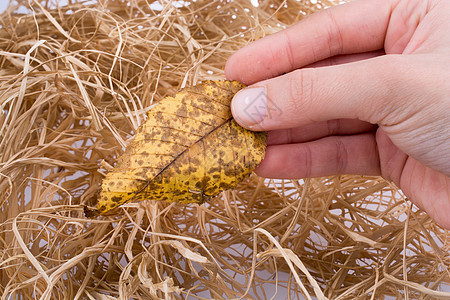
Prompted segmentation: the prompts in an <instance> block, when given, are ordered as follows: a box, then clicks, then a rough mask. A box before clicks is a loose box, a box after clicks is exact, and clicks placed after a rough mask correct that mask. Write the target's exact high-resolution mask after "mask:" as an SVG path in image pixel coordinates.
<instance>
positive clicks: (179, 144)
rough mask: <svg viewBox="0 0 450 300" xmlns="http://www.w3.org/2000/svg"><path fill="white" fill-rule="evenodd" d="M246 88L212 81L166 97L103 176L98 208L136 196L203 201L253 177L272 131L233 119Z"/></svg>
mask: <svg viewBox="0 0 450 300" xmlns="http://www.w3.org/2000/svg"><path fill="white" fill-rule="evenodd" d="M243 87H244V85H242V84H241V83H239V82H237V81H206V82H204V83H202V84H199V85H197V86H194V87H190V88H185V89H183V90H181V91H180V92H179V93H177V94H176V95H175V97H166V98H164V99H163V100H162V101H161V102H160V103H159V104H158V105H157V106H155V107H154V108H153V109H152V110H151V111H150V112H149V114H148V120H147V121H146V122H145V123H144V124H143V125H142V126H141V127H140V128H139V129H138V131H137V133H136V136H135V138H134V140H133V142H131V143H130V145H129V146H128V147H127V149H126V150H125V153H124V154H123V155H122V156H121V157H120V158H119V159H118V162H117V165H116V166H115V168H114V169H113V170H112V171H111V172H109V173H108V174H107V175H106V177H105V179H104V180H103V183H102V187H101V193H100V198H99V202H98V204H97V211H98V213H100V214H105V213H107V212H108V211H110V210H112V209H114V208H116V207H117V206H119V205H122V204H124V203H127V202H129V201H134V200H147V199H153V200H166V201H177V202H182V203H202V202H204V201H205V200H207V199H209V198H211V197H213V196H216V195H217V194H219V193H220V192H221V191H223V190H226V189H231V188H233V187H235V186H236V184H237V183H239V182H241V181H242V180H243V179H245V178H246V177H248V176H249V175H250V174H251V172H252V171H253V169H254V168H255V167H256V166H257V165H258V164H259V163H260V162H261V160H262V158H263V157H264V153H265V145H266V138H267V134H266V133H265V132H251V131H248V130H246V129H244V128H242V127H241V126H239V125H238V124H237V123H236V122H235V121H234V119H233V118H232V115H231V111H230V103H231V99H232V98H233V95H234V94H235V93H236V92H237V91H238V90H240V89H241V88H243Z"/></svg>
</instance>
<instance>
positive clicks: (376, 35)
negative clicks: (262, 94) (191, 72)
mask: <svg viewBox="0 0 450 300" xmlns="http://www.w3.org/2000/svg"><path fill="white" fill-rule="evenodd" d="M391 10H392V1H378V0H368V1H364V0H359V1H354V2H350V3H346V4H343V5H338V6H335V7H331V8H328V9H325V10H323V11H320V12H317V13H315V14H313V15H311V16H308V17H307V18H305V19H303V20H302V21H300V22H298V23H297V24H295V25H293V26H292V27H289V28H287V29H285V30H282V31H280V32H277V33H275V34H272V35H270V36H267V37H265V38H262V39H260V40H258V41H256V42H254V43H252V44H250V45H248V46H246V47H244V48H242V49H240V50H239V51H237V52H236V53H235V54H233V55H232V56H231V57H230V58H229V59H228V61H227V63H226V67H225V74H226V76H227V78H228V79H230V80H239V81H241V82H243V83H245V84H252V83H255V82H258V81H261V80H264V79H268V78H272V77H275V76H278V75H281V74H283V73H287V72H290V71H293V70H295V69H298V68H301V67H304V66H306V65H309V64H312V63H314V62H317V61H320V60H323V59H326V58H329V57H332V56H335V55H343V54H352V53H362V52H368V51H374V50H379V49H382V48H383V46H384V40H385V36H386V31H387V28H388V25H389V18H390V13H391Z"/></svg>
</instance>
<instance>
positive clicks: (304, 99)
mask: <svg viewBox="0 0 450 300" xmlns="http://www.w3.org/2000/svg"><path fill="white" fill-rule="evenodd" d="M401 60H403V59H401V58H400V56H397V55H389V56H382V57H376V58H371V59H367V60H363V61H358V62H353V63H347V64H342V65H335V66H327V67H320V68H305V69H299V70H296V71H293V72H291V73H288V74H285V75H282V76H279V77H276V78H272V79H269V80H265V81H261V82H259V83H256V84H254V85H252V86H249V87H247V88H245V89H243V90H240V91H239V92H238V93H237V94H236V95H235V96H234V99H233V101H232V105H231V110H232V113H233V115H234V118H235V119H236V121H237V122H238V123H239V124H240V125H242V126H243V127H246V128H249V129H252V130H261V131H263V130H265V131H268V130H275V129H285V128H293V127H297V126H302V125H307V124H309V123H313V122H319V121H327V120H333V119H343V118H350V119H360V120H362V121H367V122H370V123H373V124H375V123H380V122H386V121H387V122H389V120H386V117H387V115H388V114H389V113H390V112H394V111H397V110H398V108H400V107H401V105H402V103H399V102H398V101H393V99H395V98H396V96H395V94H396V93H400V92H401V91H402V90H404V89H402V88H399V84H398V78H401V76H404V74H405V73H404V72H407V71H405V70H402V68H401V66H399V64H401V63H400V62H399V61H401ZM404 66H405V68H407V64H404ZM399 72H400V73H401V74H400V73H399ZM397 98H398V99H402V98H404V97H401V96H399V97H397Z"/></svg>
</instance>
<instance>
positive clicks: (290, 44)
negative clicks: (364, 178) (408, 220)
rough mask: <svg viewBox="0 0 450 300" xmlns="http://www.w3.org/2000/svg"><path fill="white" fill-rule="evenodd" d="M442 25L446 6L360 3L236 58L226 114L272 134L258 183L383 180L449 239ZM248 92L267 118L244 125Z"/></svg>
mask: <svg viewBox="0 0 450 300" xmlns="http://www.w3.org/2000/svg"><path fill="white" fill-rule="evenodd" d="M449 20H450V1H445V0H443V1H426V0H359V1H354V2H350V3H347V4H344V5H340V6H336V7H332V8H330V9H327V10H324V11H320V12H318V13H316V14H313V15H311V16H309V17H307V18H305V19H304V20H302V21H300V22H299V23H297V24H295V25H293V26H291V27H289V28H288V29H286V30H283V31H281V32H278V33H276V34H273V35H270V36H267V37H265V38H263V39H260V40H258V41H256V42H254V43H252V44H250V45H248V46H246V47H244V48H242V49H241V50H239V51H238V52H236V53H235V54H234V55H232V56H231V57H230V59H229V60H228V61H227V64H226V68H225V72H226V75H227V78H228V79H233V80H239V81H241V82H243V83H245V84H247V85H250V87H249V88H247V89H244V90H242V91H240V92H239V93H238V94H237V95H236V96H235V98H234V99H233V102H232V112H233V115H234V116H235V119H236V120H237V121H238V122H239V123H240V124H241V125H242V126H244V127H247V128H249V129H251V130H265V131H268V132H269V138H268V147H267V151H266V157H265V158H264V160H263V162H262V163H261V165H260V166H259V167H258V168H257V170H256V173H257V174H258V175H260V176H263V177H270V178H303V177H319V176H327V175H336V174H360V175H381V176H383V177H384V178H385V179H387V180H390V181H392V182H394V183H395V184H396V185H397V186H399V187H400V188H401V189H402V191H403V192H404V194H405V195H406V196H407V197H408V198H409V200H411V201H412V202H413V203H414V204H416V205H417V206H418V207H420V208H421V209H423V210H424V211H426V212H427V213H428V214H429V215H430V217H431V218H433V219H434V220H435V221H436V222H437V223H438V224H440V225H441V226H442V227H444V228H447V229H450V177H449V176H450V21H449ZM283 74H284V75H283ZM255 87H256V88H255ZM258 87H259V88H258ZM252 88H254V89H253V90H252ZM249 91H250V92H249ZM251 91H258V93H259V92H261V91H264V92H263V93H265V94H266V95H267V99H269V100H267V107H268V108H267V109H268V111H269V113H267V112H266V110H264V109H263V110H261V105H260V107H259V109H258V110H257V112H256V115H255V114H253V115H252V117H249V111H251V110H250V109H249V107H246V105H247V106H248V105H252V102H251V101H250V102H249V101H247V103H245V102H244V101H243V100H244V99H243V98H244V96H249V95H253V94H255V93H256V92H255V93H253V92H251ZM252 93H253V94H252ZM249 103H250V104H249ZM264 112H266V113H264ZM270 112H274V113H270ZM258 114H260V115H258Z"/></svg>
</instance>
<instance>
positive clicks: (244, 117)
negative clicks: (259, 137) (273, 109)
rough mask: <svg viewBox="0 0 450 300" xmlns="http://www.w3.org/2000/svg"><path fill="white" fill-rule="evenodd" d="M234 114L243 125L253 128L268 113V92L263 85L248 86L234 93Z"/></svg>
mask: <svg viewBox="0 0 450 300" xmlns="http://www.w3.org/2000/svg"><path fill="white" fill-rule="evenodd" d="M231 110H232V112H233V116H234V118H235V119H237V121H238V122H240V123H242V125H246V127H248V128H252V127H253V126H254V125H256V124H259V123H261V121H262V120H264V118H265V117H266V115H267V93H266V88H265V87H263V86H253V87H248V88H245V89H243V90H240V91H239V92H237V93H236V95H234V98H233V102H232V103H231Z"/></svg>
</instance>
